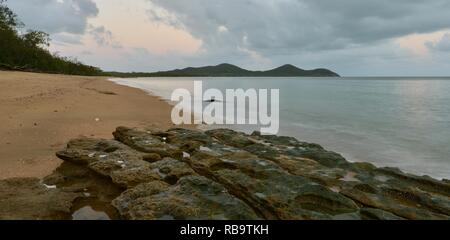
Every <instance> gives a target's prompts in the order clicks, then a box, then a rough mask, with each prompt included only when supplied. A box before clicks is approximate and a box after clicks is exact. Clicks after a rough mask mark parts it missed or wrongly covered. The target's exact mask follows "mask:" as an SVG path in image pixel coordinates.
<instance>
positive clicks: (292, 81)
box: [112, 77, 450, 179]
mask: <svg viewBox="0 0 450 240" xmlns="http://www.w3.org/2000/svg"><path fill="white" fill-rule="evenodd" d="M112 81H114V82H116V83H118V84H122V85H127V86H131V87H136V88H140V89H143V90H145V91H147V92H149V93H151V94H153V95H157V96H160V97H162V98H164V99H166V100H170V96H171V93H172V91H173V90H175V89H177V88H185V89H188V90H192V89H193V82H194V81H203V87H204V88H205V89H208V88H217V89H220V90H222V91H223V92H225V89H237V88H243V89H249V88H254V89H280V133H279V134H280V135H288V136H293V137H296V138H298V139H299V140H301V141H307V142H314V143H318V144H320V145H322V146H324V147H325V148H327V149H328V150H332V151H335V152H338V153H341V154H342V155H343V156H344V157H345V158H347V159H348V160H349V161H363V162H371V163H373V164H375V165H376V166H379V167H383V166H390V167H398V168H400V169H402V170H404V171H406V172H410V173H414V174H420V175H430V176H432V177H436V178H447V179H448V178H450V78H448V79H447V78H419V77H417V78H226V77H224V78H136V79H112ZM149 111H154V109H149ZM253 111H255V109H253ZM210 127H218V126H210ZM226 127H230V128H233V129H235V130H239V131H245V132H247V133H250V132H252V131H253V130H258V129H259V128H260V127H259V126H242V125H229V126H226Z"/></svg>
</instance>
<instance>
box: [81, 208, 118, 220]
mask: <svg viewBox="0 0 450 240" xmlns="http://www.w3.org/2000/svg"><path fill="white" fill-rule="evenodd" d="M72 220H111V218H110V217H109V216H108V214H106V213H105V212H101V211H95V210H94V209H93V208H92V207H91V206H86V207H83V208H80V209H78V210H77V211H75V212H74V213H73V214H72Z"/></svg>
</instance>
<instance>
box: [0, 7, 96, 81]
mask: <svg viewBox="0 0 450 240" xmlns="http://www.w3.org/2000/svg"><path fill="white" fill-rule="evenodd" d="M24 27H25V26H24V24H23V23H22V22H20V20H19V19H18V17H17V15H16V14H14V12H13V11H11V9H9V8H8V6H7V5H6V0H0V68H2V69H7V70H22V71H33V72H44V73H60V74H71V75H86V76H97V75H104V74H103V72H102V70H101V69H100V68H97V67H93V66H88V65H85V64H82V63H81V62H79V61H78V60H76V59H74V58H68V57H62V56H59V55H57V54H52V53H51V52H50V51H49V50H48V49H47V48H48V47H49V46H50V37H49V34H47V33H45V32H42V31H36V30H27V31H23V29H24Z"/></svg>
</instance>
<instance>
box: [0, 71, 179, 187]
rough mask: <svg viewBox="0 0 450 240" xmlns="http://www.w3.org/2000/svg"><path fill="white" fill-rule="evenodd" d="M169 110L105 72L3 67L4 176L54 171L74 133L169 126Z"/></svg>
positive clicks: (0, 136) (0, 149) (0, 158)
mask: <svg viewBox="0 0 450 240" xmlns="http://www.w3.org/2000/svg"><path fill="white" fill-rule="evenodd" d="M170 111H171V107H170V105H169V104H167V103H166V102H164V101H162V100H161V99H159V98H157V97H153V96H150V95H148V94H147V93H145V92H143V91H141V90H138V89H134V88H129V87H125V86H120V85H116V84H114V83H112V82H110V81H108V79H107V78H106V77H80V76H66V75H51V74H37V73H23V72H9V71H0V112H1V115H0V122H1V124H0V179H7V178H13V177H39V178H40V177H44V176H46V175H48V174H50V173H51V172H52V171H53V170H54V169H55V168H56V167H58V166H59V165H60V164H61V162H62V161H60V160H59V159H58V158H57V157H56V156H55V152H56V151H58V150H61V149H62V148H64V146H65V144H66V143H67V141H69V140H70V139H72V138H76V137H80V136H86V137H96V138H112V135H111V133H112V132H113V131H114V129H115V128H116V127H118V126H122V125H124V126H129V127H140V128H144V127H158V128H168V127H170V126H171V125H172V124H171V121H170Z"/></svg>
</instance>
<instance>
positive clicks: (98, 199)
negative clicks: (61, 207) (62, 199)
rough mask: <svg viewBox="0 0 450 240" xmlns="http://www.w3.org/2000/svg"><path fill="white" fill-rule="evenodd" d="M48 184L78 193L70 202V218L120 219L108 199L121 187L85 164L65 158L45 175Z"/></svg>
mask: <svg viewBox="0 0 450 240" xmlns="http://www.w3.org/2000/svg"><path fill="white" fill-rule="evenodd" d="M44 183H45V184H47V185H49V186H53V185H55V186H57V189H59V190H61V191H65V192H73V193H77V194H80V195H81V197H79V198H77V199H76V200H75V201H74V202H73V203H72V208H71V215H69V216H67V217H68V219H72V220H115V219H119V214H118V213H117V210H116V209H115V208H114V207H113V206H112V205H111V201H112V200H113V199H115V198H117V197H118V196H119V195H120V194H121V193H122V192H123V191H124V189H122V188H121V187H119V186H116V185H115V184H113V183H112V182H111V179H109V178H106V177H103V176H100V175H98V174H97V173H95V172H93V171H92V170H89V169H87V168H86V167H84V166H78V165H75V164H72V163H70V162H64V163H63V164H61V166H60V167H58V168H57V169H56V171H55V172H54V173H53V174H52V175H50V176H47V177H46V178H45V179H44Z"/></svg>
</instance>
